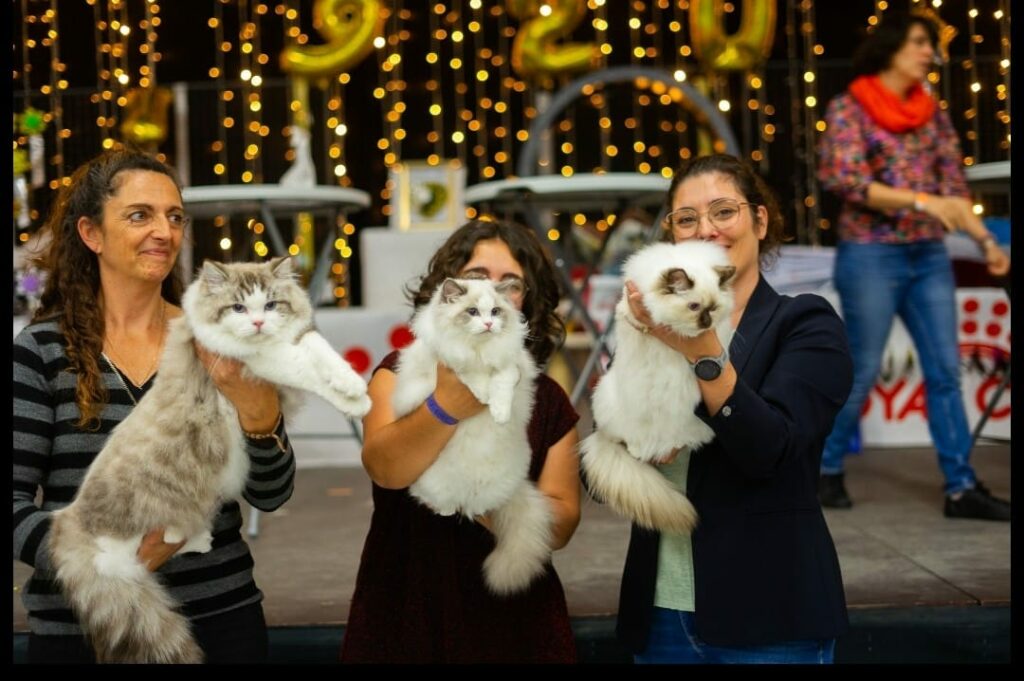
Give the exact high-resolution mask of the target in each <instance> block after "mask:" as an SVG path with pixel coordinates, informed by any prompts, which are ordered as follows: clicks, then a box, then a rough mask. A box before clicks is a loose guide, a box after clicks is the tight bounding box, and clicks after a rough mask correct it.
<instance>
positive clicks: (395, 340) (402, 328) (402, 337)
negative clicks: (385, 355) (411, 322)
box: [388, 324, 413, 350]
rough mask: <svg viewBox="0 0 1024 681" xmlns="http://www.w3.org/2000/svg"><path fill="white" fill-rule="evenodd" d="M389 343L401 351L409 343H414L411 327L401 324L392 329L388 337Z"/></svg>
mask: <svg viewBox="0 0 1024 681" xmlns="http://www.w3.org/2000/svg"><path fill="white" fill-rule="evenodd" d="M388 341H389V342H390V343H391V347H392V348H394V349H395V350H401V349H402V348H404V347H405V346H406V345H408V344H409V343H412V341H413V335H412V331H410V330H409V327H408V326H406V325H405V324H400V325H398V326H396V327H395V328H393V329H391V333H390V334H389V335H388Z"/></svg>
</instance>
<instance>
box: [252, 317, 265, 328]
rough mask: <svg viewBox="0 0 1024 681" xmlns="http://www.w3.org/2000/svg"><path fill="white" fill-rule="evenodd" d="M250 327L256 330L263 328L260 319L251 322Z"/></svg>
mask: <svg viewBox="0 0 1024 681" xmlns="http://www.w3.org/2000/svg"><path fill="white" fill-rule="evenodd" d="M252 325H253V326H255V327H256V328H257V329H258V328H260V327H261V326H263V320H262V319H261V320H253V322H252Z"/></svg>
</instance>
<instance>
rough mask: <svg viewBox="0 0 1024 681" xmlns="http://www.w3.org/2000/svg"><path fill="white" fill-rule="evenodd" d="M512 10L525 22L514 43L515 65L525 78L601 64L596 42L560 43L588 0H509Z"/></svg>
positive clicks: (545, 75)
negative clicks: (558, 42)
mask: <svg viewBox="0 0 1024 681" xmlns="http://www.w3.org/2000/svg"><path fill="white" fill-rule="evenodd" d="M506 4H507V7H508V11H509V14H511V15H512V16H514V17H515V18H517V19H519V20H520V21H521V22H522V25H521V26H520V27H519V30H518V31H516V37H515V40H514V41H513V43H512V67H513V68H514V69H515V70H516V72H517V73H519V75H520V76H522V77H524V78H532V79H537V80H544V79H548V78H551V77H552V76H557V75H561V74H566V73H575V72H578V71H586V70H588V69H590V68H593V67H595V66H597V64H598V61H599V59H600V52H599V51H598V49H597V45H595V44H594V43H563V44H557V41H558V40H559V39H561V38H564V37H565V36H567V35H569V34H570V33H572V31H573V29H575V28H576V26H578V25H579V23H580V22H581V21H582V20H583V17H584V15H585V14H586V12H587V3H586V0H507V2H506Z"/></svg>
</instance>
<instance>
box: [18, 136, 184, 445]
mask: <svg viewBox="0 0 1024 681" xmlns="http://www.w3.org/2000/svg"><path fill="white" fill-rule="evenodd" d="M129 170H148V171H151V172H154V173H161V174H163V175H166V176H167V177H169V178H171V180H172V181H173V182H174V185H175V186H176V187H178V190H179V191H180V190H181V186H180V185H179V183H178V179H177V177H175V174H174V171H173V170H171V168H170V167H169V166H167V165H166V164H164V163H162V162H160V161H159V160H157V159H156V158H154V157H153V156H150V155H148V154H146V153H143V152H141V151H137V150H134V149H117V150H112V151H107V152H104V153H102V154H100V155H99V156H96V157H95V158H93V159H92V160H90V161H87V162H86V163H85V164H83V165H81V166H79V167H78V168H77V169H76V170H75V172H73V173H72V174H71V177H70V182H69V183H68V184H65V185H63V186H62V187H61V189H60V192H59V193H58V194H57V197H56V199H55V200H54V204H53V207H52V209H51V210H50V216H49V218H48V219H47V221H46V224H45V225H43V230H44V233H43V238H44V239H45V238H46V237H47V236H48V237H49V243H48V244H47V245H46V246H45V250H44V251H43V252H42V253H41V254H39V255H38V256H37V257H35V258H33V263H34V264H35V265H36V267H39V268H40V269H41V270H43V271H44V272H45V273H46V284H45V286H44V287H43V293H42V297H41V303H40V306H39V309H38V310H36V312H35V314H34V315H33V317H32V321H34V322H35V321H41V320H44V319H51V318H57V320H58V323H59V324H60V329H61V332H62V333H63V335H64V338H65V340H66V342H67V347H66V350H65V351H66V353H67V356H68V364H69V367H68V369H69V370H70V371H72V372H74V373H75V374H77V376H78V381H77V386H76V388H75V402H76V403H77V404H78V410H79V412H80V417H79V420H78V422H77V423H76V425H77V426H78V427H80V428H83V429H86V430H97V429H99V426H100V419H99V415H100V412H101V411H102V409H103V405H104V404H106V402H107V397H108V395H107V390H106V388H105V387H104V385H103V381H102V378H101V377H102V372H101V371H100V367H99V358H100V353H102V352H103V333H104V322H103V308H102V306H101V304H100V295H99V294H100V268H99V261H98V259H97V257H96V254H95V253H93V252H92V251H91V250H89V249H88V248H87V247H86V246H85V244H84V243H83V242H82V239H81V237H80V236H79V234H78V220H79V218H82V217H86V218H89V219H90V220H92V221H93V222H95V223H96V224H102V223H103V209H104V207H105V206H106V204H107V201H108V200H109V199H110V197H112V196H113V195H114V194H115V193H116V192H117V189H118V187H120V184H121V183H120V179H119V175H120V173H123V172H125V171H129ZM161 292H162V295H163V297H164V299H165V300H167V301H168V302H170V303H172V304H174V305H178V304H179V303H180V302H181V293H182V281H181V278H180V275H179V274H178V269H177V267H175V268H173V269H172V270H171V274H170V275H169V276H168V277H167V278H166V279H164V281H163V284H162V291H161Z"/></svg>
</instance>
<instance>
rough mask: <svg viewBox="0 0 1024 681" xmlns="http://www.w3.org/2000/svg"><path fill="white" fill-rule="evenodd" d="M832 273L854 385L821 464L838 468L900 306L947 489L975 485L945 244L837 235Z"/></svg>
mask: <svg viewBox="0 0 1024 681" xmlns="http://www.w3.org/2000/svg"><path fill="white" fill-rule="evenodd" d="M833 276H834V281H835V286H836V290H837V291H838V292H839V298H840V302H841V304H842V308H843V320H844V321H845V322H846V333H847V337H848V338H849V341H850V352H851V354H852V355H853V388H852V390H851V391H850V397H849V399H847V401H846V404H845V405H844V406H843V408H842V410H841V411H840V412H839V415H838V416H836V421H835V424H834V425H833V426H832V433H831V434H830V435H829V437H828V440H826V442H825V451H824V453H823V454H822V457H821V472H822V473H826V474H834V473H841V472H842V471H843V455H844V454H845V453H846V449H847V445H848V444H849V442H850V437H851V435H852V434H853V432H854V429H855V428H856V427H857V424H858V422H859V421H860V412H861V408H862V407H863V406H864V400H866V399H867V397H868V394H869V393H870V391H871V388H872V387H873V386H874V385H875V381H876V380H877V379H878V372H879V369H880V367H881V363H882V352H883V350H884V349H885V343H886V340H887V339H888V337H889V330H890V328H891V327H892V321H893V317H894V316H895V315H897V314H898V315H899V316H900V319H901V320H903V324H904V325H905V326H906V328H907V331H908V332H909V333H910V337H911V338H912V339H913V341H914V347H915V348H916V349H917V355H918V357H919V358H920V362H921V371H922V373H923V374H924V385H925V403H926V405H927V410H928V430H929V431H930V433H931V436H932V442H933V443H934V444H935V449H936V450H937V451H938V456H939V468H941V469H942V474H943V476H944V477H945V479H946V482H945V492H946V494H953V493H955V492H960V491H962V490H965V489H968V488H971V487H974V483H975V478H974V470H973V469H972V468H971V465H970V464H969V463H968V457H969V456H970V454H971V433H970V427H969V426H968V425H967V414H966V413H965V411H964V402H963V396H962V394H961V392H960V350H959V341H958V339H957V326H956V297H955V295H954V293H955V285H954V282H953V266H952V264H951V263H950V260H949V255H948V253H947V252H946V246H945V244H943V243H942V242H941V241H927V242H919V243H911V244H858V243H847V242H840V243H839V246H838V247H837V249H836V262H835V271H834V274H833Z"/></svg>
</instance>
